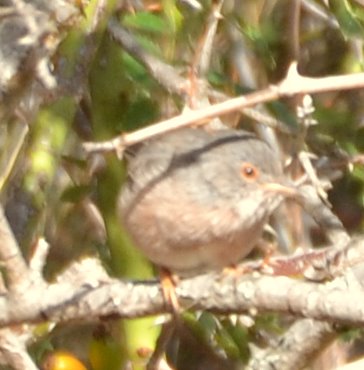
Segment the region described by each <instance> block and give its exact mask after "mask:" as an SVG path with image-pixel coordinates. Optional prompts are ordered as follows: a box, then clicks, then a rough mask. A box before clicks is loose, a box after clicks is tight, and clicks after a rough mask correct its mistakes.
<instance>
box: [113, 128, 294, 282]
mask: <svg viewBox="0 0 364 370" xmlns="http://www.w3.org/2000/svg"><path fill="white" fill-rule="evenodd" d="M128 174H129V175H128V179H127V181H126V183H125V185H124V186H123V188H122V190H121V193H120V196H119V204H118V208H119V213H120V215H121V219H122V222H123V225H124V227H125V228H126V230H127V231H128V233H129V234H130V236H131V238H132V240H133V241H134V243H135V245H136V247H137V248H139V249H140V250H141V251H142V252H143V253H144V254H145V256H146V257H147V258H148V259H150V261H152V262H153V263H154V264H155V265H157V266H159V267H162V268H166V269H168V270H169V271H171V272H172V273H173V274H177V275H178V276H182V277H183V276H190V275H197V274H201V273H203V272H206V271H209V270H216V269H221V268H224V267H228V266H231V265H234V264H236V263H238V262H239V261H241V260H242V259H243V258H244V257H246V256H247V255H248V254H249V253H250V252H251V250H252V249H253V247H254V246H255V245H256V243H257V241H258V240H259V238H260V237H261V234H262V231H263V228H264V225H265V223H266V222H267V219H268V217H269V215H271V213H272V212H273V211H274V210H275V209H276V207H277V206H278V205H279V204H280V203H281V202H282V200H283V199H284V198H285V197H290V196H293V195H294V194H295V190H294V188H293V187H292V186H291V185H290V184H289V182H288V180H287V179H286V177H285V176H284V174H283V171H282V167H281V164H280V161H279V159H278V158H277V155H276V153H275V152H274V151H273V150H272V149H271V148H270V147H269V145H268V144H267V143H265V142H264V141H262V140H260V139H258V138H257V137H256V136H255V135H254V134H252V133H250V132H248V131H243V130H233V129H223V130H215V131H212V130H205V129H203V128H184V129H180V130H177V131H173V132H171V133H166V134H164V135H162V136H160V137H158V138H154V139H151V140H150V141H148V142H146V143H144V144H142V145H141V147H140V148H138V150H137V151H136V153H135V154H134V156H132V157H131V158H130V159H129V163H128Z"/></svg>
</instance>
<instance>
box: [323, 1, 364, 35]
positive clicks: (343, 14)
mask: <svg viewBox="0 0 364 370" xmlns="http://www.w3.org/2000/svg"><path fill="white" fill-rule="evenodd" d="M329 5H330V9H331V10H332V11H333V13H334V15H335V17H336V19H337V21H338V22H339V24H340V26H341V27H340V29H341V31H342V33H343V34H344V36H346V37H360V38H363V35H364V27H363V24H362V22H360V18H359V17H358V14H357V13H356V11H355V10H354V8H353V7H352V6H351V4H350V3H349V1H347V0H330V2H329Z"/></svg>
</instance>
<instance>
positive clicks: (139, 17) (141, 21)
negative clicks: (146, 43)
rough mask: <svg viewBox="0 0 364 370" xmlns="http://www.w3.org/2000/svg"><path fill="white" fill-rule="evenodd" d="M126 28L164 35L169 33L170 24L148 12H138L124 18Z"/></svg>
mask: <svg viewBox="0 0 364 370" xmlns="http://www.w3.org/2000/svg"><path fill="white" fill-rule="evenodd" d="M123 24H124V26H127V27H129V28H134V29H137V30H140V31H145V32H152V33H155V34H161V35H164V34H165V33H166V32H168V28H169V27H168V22H166V20H165V19H164V18H162V17H161V16H159V15H155V14H152V13H147V12H138V13H135V14H127V15H126V16H125V17H124V22H123Z"/></svg>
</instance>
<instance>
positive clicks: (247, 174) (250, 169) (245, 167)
mask: <svg viewBox="0 0 364 370" xmlns="http://www.w3.org/2000/svg"><path fill="white" fill-rule="evenodd" d="M240 172H241V175H242V176H243V178H244V179H245V180H249V181H254V180H256V179H257V178H258V177H259V170H258V168H256V167H255V166H254V165H253V164H251V163H249V162H244V163H243V164H242V165H241V167H240Z"/></svg>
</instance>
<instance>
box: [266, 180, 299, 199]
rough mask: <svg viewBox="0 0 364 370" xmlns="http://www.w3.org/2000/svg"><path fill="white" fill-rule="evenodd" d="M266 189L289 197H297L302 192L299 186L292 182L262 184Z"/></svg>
mask: <svg viewBox="0 0 364 370" xmlns="http://www.w3.org/2000/svg"><path fill="white" fill-rule="evenodd" d="M262 187H263V189H264V190H267V191H271V192H273V193H276V194H280V195H283V196H284V197H287V198H297V197H298V196H299V195H300V193H299V191H298V189H297V188H295V187H294V186H293V185H291V184H287V185H286V184H281V183H276V182H267V183H265V184H263V185H262Z"/></svg>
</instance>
